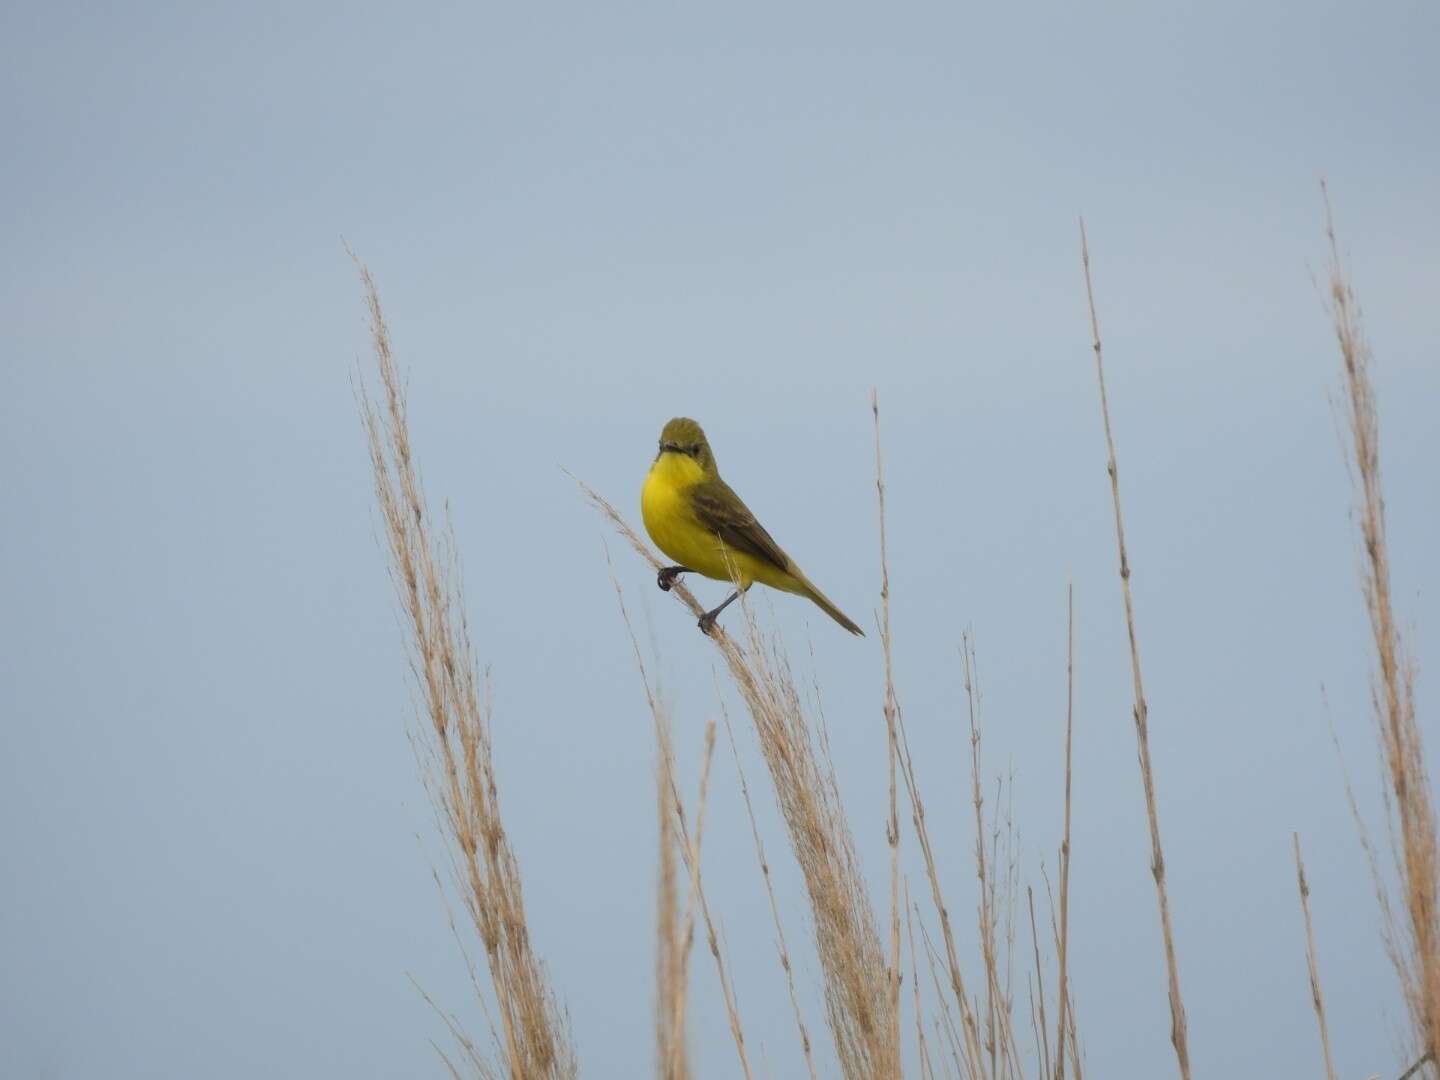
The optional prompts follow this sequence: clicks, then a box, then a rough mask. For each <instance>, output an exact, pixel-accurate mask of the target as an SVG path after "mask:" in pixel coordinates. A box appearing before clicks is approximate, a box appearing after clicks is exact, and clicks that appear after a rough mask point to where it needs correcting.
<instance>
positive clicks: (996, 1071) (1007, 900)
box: [960, 631, 1020, 1078]
mask: <svg viewBox="0 0 1440 1080" xmlns="http://www.w3.org/2000/svg"><path fill="white" fill-rule="evenodd" d="M960 655H961V659H962V661H963V665H964V672H965V699H966V703H967V707H968V709H969V717H970V784H971V803H972V805H973V806H974V809H975V875H976V877H977V879H978V880H979V884H980V902H979V903H978V904H977V905H976V922H977V930H978V935H979V938H980V957H981V960H982V961H983V963H984V966H985V1021H986V1022H985V1043H984V1046H985V1050H986V1052H987V1053H988V1055H989V1061H990V1072H989V1074H988V1075H989V1076H991V1077H992V1078H993V1077H1002V1076H1012V1075H1014V1074H1015V1071H1016V1070H1017V1069H1018V1068H1019V1067H1020V1053H1019V1048H1018V1046H1017V1045H1016V1042H1015V1029H1014V1023H1013V1012H1012V1002H1011V997H1010V987H1009V973H1010V958H1009V948H1010V947H1011V946H1013V944H1014V933H1013V922H1012V920H1013V912H1014V901H1015V892H1014V890H1015V863H1014V860H1013V851H1014V844H1013V835H1012V826H1011V822H1013V818H1011V817H1010V816H1009V815H1008V813H1007V814H1006V816H1005V819H1004V820H1005V824H1004V825H1003V826H1002V823H1001V815H1000V798H999V797H1000V795H1001V794H1002V793H1003V781H1002V782H1000V783H997V790H996V813H995V815H994V817H993V819H992V821H991V853H990V856H989V858H987V857H986V853H985V814H984V805H985V799H984V794H983V791H982V788H981V781H980V775H981V769H980V720H979V689H978V687H977V685H976V680H975V667H976V657H975V642H974V638H973V637H972V636H971V635H970V633H969V631H966V632H965V633H964V634H963V635H962V636H961V652H960ZM1002 836H1004V837H1005V838H1006V846H1005V849H1004V850H1005V853H1006V855H1007V858H1006V859H1005V860H1004V866H1005V870H1004V873H1003V874H997V873H996V869H997V868H998V867H999V866H1000V865H1001V859H1000V852H1001V848H1000V840H1001V837H1002ZM1002 884H1003V885H1004V887H1005V890H1006V892H1005V893H1004V894H1003V897H1002V894H1001V893H1000V888H1001V886H1002ZM1002 912H1004V913H1005V916H1004V917H1005V920H1006V924H1005V940H1006V946H1007V953H1006V958H1005V961H1004V963H1003V964H1002V962H1001V959H1000V948H999V942H998V940H997V935H998V934H999V928H1000V919H1001V913H1002ZM1002 970H1003V971H1004V973H1005V979H1004V982H1003V983H1002V981H1001V972H1002Z"/></svg>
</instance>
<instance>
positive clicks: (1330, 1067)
mask: <svg viewBox="0 0 1440 1080" xmlns="http://www.w3.org/2000/svg"><path fill="white" fill-rule="evenodd" d="M1291 837H1292V839H1293V840H1294V841H1295V876H1296V879H1297V881H1298V882H1299V886H1300V910H1301V911H1303V912H1304V913H1305V960H1306V962H1307V964H1308V965H1309V968H1310V1001H1311V1003H1312V1004H1313V1005H1314V1006H1315V1020H1316V1022H1317V1023H1319V1025H1320V1049H1321V1051H1322V1052H1323V1053H1324V1056H1325V1075H1326V1077H1327V1078H1328V1080H1335V1064H1334V1062H1333V1061H1332V1060H1331V1057H1330V1028H1329V1026H1328V1025H1326V1023H1325V998H1324V995H1322V994H1321V993H1320V965H1319V963H1318V962H1317V961H1316V959H1315V929H1314V927H1313V926H1312V925H1311V922H1310V883H1309V882H1308V881H1306V880H1305V863H1304V860H1302V859H1301V858H1300V834H1299V833H1298V832H1297V833H1292V834H1291Z"/></svg>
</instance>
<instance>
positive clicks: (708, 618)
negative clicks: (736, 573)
mask: <svg viewBox="0 0 1440 1080" xmlns="http://www.w3.org/2000/svg"><path fill="white" fill-rule="evenodd" d="M739 595H740V590H739V589H736V590H735V591H734V592H732V593H731V594H730V595H729V596H727V597H726V598H725V602H724V603H722V604H721V605H720V606H719V607H717V608H716V609H715V610H714V611H707V612H705V614H704V615H701V616H700V632H701V633H702V634H709V633H710V631H711V630H712V629H714V627H715V620H716V619H717V618H719V616H720V612H722V611H724V610H725V609H726V608H727V607H729V606H730V605H731V604H732V603H733V602H734V601H735V600H736V598H738V597H739Z"/></svg>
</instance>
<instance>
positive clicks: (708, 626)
mask: <svg viewBox="0 0 1440 1080" xmlns="http://www.w3.org/2000/svg"><path fill="white" fill-rule="evenodd" d="M719 614H720V613H719V612H718V611H707V612H705V614H704V615H701V616H700V622H699V623H698V624H697V625H698V626H699V627H700V632H701V633H702V634H704V635H705V636H706V637H709V636H710V631H712V630H714V629H715V618H716V616H718V615H719Z"/></svg>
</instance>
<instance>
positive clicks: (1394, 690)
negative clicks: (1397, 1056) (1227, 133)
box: [1321, 183, 1440, 1061]
mask: <svg viewBox="0 0 1440 1080" xmlns="http://www.w3.org/2000/svg"><path fill="white" fill-rule="evenodd" d="M1321 193H1322V195H1323V196H1324V199H1325V236H1326V239H1327V240H1328V241H1329V246H1330V283H1329V284H1330V292H1329V305H1328V306H1329V314H1330V319H1331V322H1332V324H1333V325H1334V329H1335V337H1336V341H1337V342H1338V344H1339V346H1340V357H1341V360H1342V363H1343V368H1344V385H1345V395H1344V398H1345V411H1346V415H1347V420H1348V422H1349V423H1348V427H1349V433H1350V443H1349V445H1348V447H1347V449H1348V450H1349V452H1350V456H1351V460H1352V462H1353V465H1354V472H1355V475H1356V476H1357V477H1358V481H1359V492H1358V494H1359V505H1358V507H1357V513H1358V517H1359V520H1360V536H1361V541H1362V543H1363V547H1364V554H1363V562H1362V572H1361V579H1362V586H1363V591H1364V595H1365V605H1366V608H1367V610H1368V612H1369V615H1370V629H1371V634H1372V636H1373V638H1374V641H1375V654H1376V660H1377V663H1378V667H1379V671H1378V673H1377V675H1376V677H1375V685H1374V687H1373V692H1372V697H1373V699H1374V705H1375V712H1376V718H1377V721H1378V728H1379V739H1380V745H1381V748H1382V750H1383V753H1384V759H1385V764H1386V767H1387V770H1388V772H1389V782H1390V794H1391V802H1390V811H1391V816H1390V820H1391V821H1392V822H1393V823H1394V824H1395V825H1396V826H1397V829H1396V831H1397V832H1398V845H1396V846H1397V847H1398V850H1397V851H1396V853H1395V854H1396V861H1397V863H1398V864H1399V876H1400V885H1401V889H1402V892H1403V897H1402V898H1403V901H1404V904H1403V906H1404V909H1405V912H1406V914H1407V916H1408V919H1407V924H1406V932H1405V937H1406V939H1407V943H1408V948H1404V949H1401V948H1392V952H1391V955H1392V958H1394V959H1395V961H1396V967H1397V970H1398V972H1399V974H1400V978H1401V983H1402V985H1403V987H1404V991H1405V1000H1406V1004H1407V1005H1408V1006H1409V1010H1410V1016H1411V1023H1412V1028H1413V1032H1414V1036H1415V1039H1416V1042H1417V1044H1418V1049H1419V1050H1420V1051H1421V1053H1422V1061H1423V1059H1424V1058H1425V1057H1431V1058H1433V1056H1434V1052H1435V1050H1436V1048H1437V1047H1440V909H1437V902H1440V896H1437V892H1440V889H1437V871H1440V853H1437V848H1436V825H1435V812H1434V806H1433V803H1432V800H1431V796H1430V779H1429V772H1428V771H1427V769H1426V766H1425V754H1424V745H1423V741H1422V739H1421V732H1420V725H1419V723H1418V722H1417V720H1416V717H1415V692H1414V689H1415V688H1414V667H1413V665H1412V664H1411V662H1410V659H1409V657H1408V655H1407V653H1406V650H1405V644H1404V641H1403V639H1402V636H1401V633H1400V628H1399V625H1398V624H1397V622H1396V619H1395V612H1394V608H1393V606H1392V602H1391V593H1390V552H1389V545H1388V543H1387V540H1386V536H1385V499H1384V494H1383V491H1382V485H1381V474H1380V414H1379V410H1378V408H1377V406H1376V401H1375V386H1374V382H1373V381H1372V378H1371V367H1372V365H1373V363H1374V356H1373V354H1372V353H1371V350H1370V343H1369V341H1368V340H1367V339H1366V337H1365V333H1364V327H1363V323H1362V318H1361V312H1360V307H1359V305H1358V304H1357V302H1356V300H1355V294H1354V292H1353V291H1352V290H1351V288H1350V284H1349V282H1348V280H1347V279H1346V277H1345V273H1344V267H1343V265H1342V263H1341V259H1340V251H1339V245H1338V244H1337V243H1336V240H1335V226H1334V221H1333V218H1332V216H1331V212H1330V199H1329V194H1328V192H1327V191H1326V190H1325V187H1324V184H1323V183H1322V184H1321Z"/></svg>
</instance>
